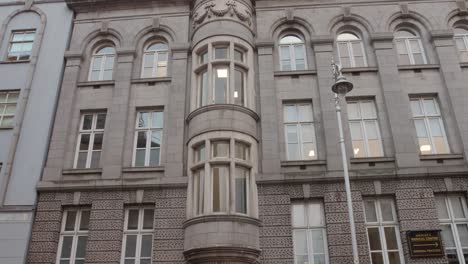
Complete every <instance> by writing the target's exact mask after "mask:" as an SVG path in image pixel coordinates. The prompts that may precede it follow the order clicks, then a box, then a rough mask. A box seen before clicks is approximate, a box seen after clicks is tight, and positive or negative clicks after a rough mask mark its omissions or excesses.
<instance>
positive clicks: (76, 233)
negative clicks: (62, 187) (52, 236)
mask: <svg viewBox="0 0 468 264" xmlns="http://www.w3.org/2000/svg"><path fill="white" fill-rule="evenodd" d="M83 211H88V212H89V214H90V215H91V208H70V209H66V210H64V211H63V214H62V222H61V223H60V238H59V243H58V248H57V256H56V260H55V263H56V264H60V261H61V259H62V257H61V255H62V251H63V240H64V237H70V236H71V237H73V238H72V247H71V251H70V258H69V259H68V261H69V263H70V264H75V261H76V250H77V247H78V238H79V237H86V243H85V246H86V244H87V238H88V234H89V226H88V230H80V225H81V220H82V215H83ZM70 212H76V216H75V224H74V228H73V230H72V231H69V230H65V225H66V221H67V217H68V214H69V213H70ZM90 220H91V217H90V218H89V219H88V224H89V223H90ZM80 260H81V259H80ZM85 260H86V259H85V258H83V261H85Z"/></svg>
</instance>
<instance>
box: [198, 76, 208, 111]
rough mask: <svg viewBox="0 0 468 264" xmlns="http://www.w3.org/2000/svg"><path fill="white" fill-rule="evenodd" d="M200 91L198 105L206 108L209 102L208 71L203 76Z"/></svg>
mask: <svg viewBox="0 0 468 264" xmlns="http://www.w3.org/2000/svg"><path fill="white" fill-rule="evenodd" d="M199 89H200V91H199V93H198V105H199V106H204V105H206V104H207V102H208V73H207V72H206V71H205V72H203V73H202V75H201V78H200V87H199Z"/></svg>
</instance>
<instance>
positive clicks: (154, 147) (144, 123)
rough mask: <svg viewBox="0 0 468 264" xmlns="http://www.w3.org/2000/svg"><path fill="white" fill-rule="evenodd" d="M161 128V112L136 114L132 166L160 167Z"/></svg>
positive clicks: (162, 122)
mask: <svg viewBox="0 0 468 264" xmlns="http://www.w3.org/2000/svg"><path fill="white" fill-rule="evenodd" d="M163 127H164V115H163V112H162V111H141V112H138V113H137V124H136V128H135V149H134V158H133V166H135V167H143V166H159V165H160V161H161V144H162V131H163Z"/></svg>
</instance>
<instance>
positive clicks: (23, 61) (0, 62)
mask: <svg viewBox="0 0 468 264" xmlns="http://www.w3.org/2000/svg"><path fill="white" fill-rule="evenodd" d="M30 62H31V60H19V61H0V64H22V63H30Z"/></svg>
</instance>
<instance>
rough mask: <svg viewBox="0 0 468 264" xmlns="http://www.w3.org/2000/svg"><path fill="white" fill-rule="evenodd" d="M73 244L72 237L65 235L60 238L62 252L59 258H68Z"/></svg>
mask: <svg viewBox="0 0 468 264" xmlns="http://www.w3.org/2000/svg"><path fill="white" fill-rule="evenodd" d="M72 244H73V237H71V236H65V237H63V240H62V253H61V254H60V257H61V258H70V257H71V250H72Z"/></svg>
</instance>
